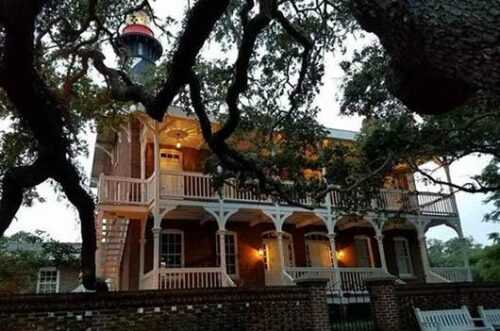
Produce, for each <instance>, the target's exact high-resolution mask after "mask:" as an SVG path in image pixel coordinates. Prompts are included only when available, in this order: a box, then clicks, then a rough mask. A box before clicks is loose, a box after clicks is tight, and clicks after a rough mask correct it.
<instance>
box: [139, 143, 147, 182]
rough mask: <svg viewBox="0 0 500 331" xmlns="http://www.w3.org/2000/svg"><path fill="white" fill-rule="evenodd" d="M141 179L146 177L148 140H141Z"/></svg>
mask: <svg viewBox="0 0 500 331" xmlns="http://www.w3.org/2000/svg"><path fill="white" fill-rule="evenodd" d="M140 153H141V179H146V142H144V141H141V151H140Z"/></svg>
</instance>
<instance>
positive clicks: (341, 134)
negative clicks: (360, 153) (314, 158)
mask: <svg viewBox="0 0 500 331" xmlns="http://www.w3.org/2000/svg"><path fill="white" fill-rule="evenodd" d="M327 130H328V133H329V136H330V138H333V139H340V140H351V141H354V140H356V137H357V135H358V134H359V131H349V130H343V129H332V128H328V129H327Z"/></svg>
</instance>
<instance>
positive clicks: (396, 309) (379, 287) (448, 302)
mask: <svg viewBox="0 0 500 331" xmlns="http://www.w3.org/2000/svg"><path fill="white" fill-rule="evenodd" d="M367 285H368V288H369V291H370V299H371V305H372V311H373V315H374V319H375V324H376V326H377V330H379V331H396V330H397V331H399V330H401V331H413V330H418V329H419V328H418V325H417V321H416V319H415V314H414V311H413V309H414V308H415V307H416V308H420V309H422V310H440V309H451V308H460V307H461V306H463V305H465V306H467V307H468V308H469V310H470V311H471V314H472V315H473V316H474V315H475V316H477V307H478V306H484V307H485V308H500V283H446V284H425V285H423V284H421V285H420V284H419V285H417V284H415V285H397V284H396V282H395V280H394V279H373V280H370V281H369V282H368V283H367Z"/></svg>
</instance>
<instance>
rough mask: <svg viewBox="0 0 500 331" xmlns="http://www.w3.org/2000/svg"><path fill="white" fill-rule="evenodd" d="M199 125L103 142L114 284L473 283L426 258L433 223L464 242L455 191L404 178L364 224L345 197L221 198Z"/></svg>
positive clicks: (146, 129) (102, 239) (135, 130)
mask: <svg viewBox="0 0 500 331" xmlns="http://www.w3.org/2000/svg"><path fill="white" fill-rule="evenodd" d="M195 127H196V124H195V123H194V121H193V120H192V119H189V118H181V117H173V118H170V119H169V120H167V121H166V123H164V124H163V125H158V124H154V125H151V124H147V123H142V124H140V123H138V122H131V124H129V126H128V128H124V130H123V131H122V132H120V134H119V135H118V143H117V142H116V141H115V142H114V144H115V147H114V150H113V151H110V150H109V149H107V150H106V145H104V143H105V141H102V140H103V139H101V145H100V147H99V148H103V150H105V151H107V153H105V154H106V155H107V156H106V155H104V154H102V153H101V154H100V156H99V157H100V158H101V160H99V159H98V161H100V162H101V163H102V161H103V160H102V158H106V157H109V158H110V160H111V162H107V163H103V164H105V165H106V166H101V168H99V167H96V166H94V173H95V174H98V173H100V174H101V175H100V176H99V182H98V199H99V201H98V207H99V215H98V219H97V230H98V238H99V250H98V253H97V259H98V263H97V264H98V270H97V271H98V274H99V275H100V276H102V277H105V278H108V279H110V280H111V281H112V283H113V287H114V288H115V289H138V288H142V289H146V288H150V289H155V288H199V287H220V286H272V285H293V283H294V282H295V281H296V280H297V279H299V278H304V277H315V276H318V275H321V276H327V277H328V278H329V279H330V283H329V290H330V292H331V293H332V294H359V293H364V291H365V288H364V279H366V278H367V277H369V276H371V275H377V274H387V273H390V274H393V275H395V276H397V277H399V278H400V279H401V280H402V281H407V282H412V281H413V282H415V281H451V280H465V279H470V274H469V273H468V271H467V269H463V268H462V269H453V270H431V268H430V267H429V262H428V260H427V255H426V252H425V233H426V231H427V230H428V228H429V227H432V226H435V225H440V224H446V225H449V226H450V227H452V228H453V229H455V230H456V231H457V233H458V234H459V236H461V235H462V233H461V228H460V222H459V218H458V212H457V207H456V203H455V200H454V197H453V196H452V195H446V194H436V193H428V192H416V191H415V188H414V185H412V183H411V182H409V181H407V180H406V179H405V178H404V177H402V178H403V179H404V180H403V182H404V183H403V185H399V186H398V187H397V189H381V190H380V192H379V194H378V196H377V197H375V198H374V199H373V200H372V201H371V202H369V203H368V205H367V207H369V208H368V209H370V208H371V209H372V211H371V212H370V211H368V212H365V213H364V214H363V215H362V216H356V217H353V216H346V215H342V213H341V210H343V207H344V203H345V196H344V195H343V194H341V193H339V192H335V191H334V192H331V194H329V195H328V196H327V197H326V198H325V201H324V203H322V204H321V205H319V206H317V207H316V209H314V210H306V209H302V208H298V207H294V206H288V205H286V204H276V203H274V202H273V201H272V200H271V199H269V197H267V196H263V195H258V194H255V193H253V192H248V191H244V190H240V189H238V188H237V187H235V186H234V185H233V183H231V182H228V183H227V184H226V185H225V186H224V187H223V189H222V190H221V192H215V190H214V189H213V185H212V182H211V178H210V176H207V175H204V174H202V173H201V170H202V169H201V168H202V166H201V164H202V163H203V162H202V160H203V159H204V158H206V155H207V154H208V151H206V150H204V149H203V148H202V146H203V141H202V139H201V137H200V136H199V133H197V132H196V129H195ZM125 138H126V139H125ZM180 139H181V140H180ZM104 140H105V139H104ZM179 141H182V144H180V143H179ZM98 143H99V141H98ZM108 145H111V142H109V141H108ZM96 150H97V149H96ZM115 152H116V153H115ZM124 156H125V157H124ZM95 163H96V162H95ZM98 164H99V163H98ZM103 173H107V174H110V175H104V174H103ZM117 175H118V176H117ZM405 176H407V175H405ZM301 202H302V203H303V204H308V203H309V202H310V201H309V199H308V198H307V197H306V198H304V199H302V201H301ZM391 215H392V216H394V215H397V216H398V221H393V220H391V221H390V220H389V219H390V218H391ZM435 271H436V272H435ZM437 272H439V273H437Z"/></svg>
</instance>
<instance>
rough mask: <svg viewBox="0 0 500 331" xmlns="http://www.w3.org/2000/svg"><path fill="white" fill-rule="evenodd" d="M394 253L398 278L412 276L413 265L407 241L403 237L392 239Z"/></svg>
mask: <svg viewBox="0 0 500 331" xmlns="http://www.w3.org/2000/svg"><path fill="white" fill-rule="evenodd" d="M394 251H395V253H396V262H397V265H398V272H399V276H403V277H404V276H412V275H413V265H412V262H411V255H410V245H409V243H408V239H406V238H403V237H396V238H394Z"/></svg>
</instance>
